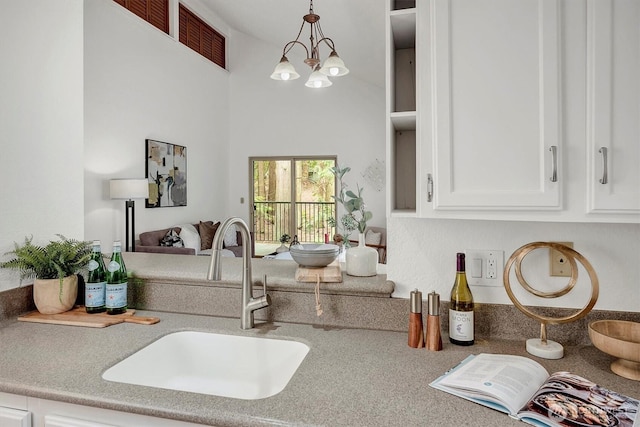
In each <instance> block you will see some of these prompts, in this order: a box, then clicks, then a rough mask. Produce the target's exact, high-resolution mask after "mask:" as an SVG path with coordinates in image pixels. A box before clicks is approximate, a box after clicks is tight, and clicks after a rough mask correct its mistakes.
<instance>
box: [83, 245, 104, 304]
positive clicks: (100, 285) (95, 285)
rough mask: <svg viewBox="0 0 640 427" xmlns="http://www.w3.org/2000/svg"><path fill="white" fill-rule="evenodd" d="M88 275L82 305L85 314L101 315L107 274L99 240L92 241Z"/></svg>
mask: <svg viewBox="0 0 640 427" xmlns="http://www.w3.org/2000/svg"><path fill="white" fill-rule="evenodd" d="M87 268H88V269H89V275H88V276H87V283H86V284H85V287H84V305H85V309H86V310H87V313H91V314H93V313H102V312H104V311H105V310H106V309H107V308H106V307H105V303H104V300H105V286H106V284H107V273H106V270H105V268H104V261H103V260H102V250H101V248H100V240H94V241H93V249H92V251H91V260H89V264H88V266H87Z"/></svg>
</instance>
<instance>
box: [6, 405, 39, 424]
mask: <svg viewBox="0 0 640 427" xmlns="http://www.w3.org/2000/svg"><path fill="white" fill-rule="evenodd" d="M0 426H2V427H31V414H30V413H29V412H28V411H23V410H21V409H11V408H5V407H2V406H0Z"/></svg>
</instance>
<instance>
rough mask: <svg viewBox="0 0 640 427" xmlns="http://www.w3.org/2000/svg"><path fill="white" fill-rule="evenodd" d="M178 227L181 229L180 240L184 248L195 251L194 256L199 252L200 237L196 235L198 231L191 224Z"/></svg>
mask: <svg viewBox="0 0 640 427" xmlns="http://www.w3.org/2000/svg"><path fill="white" fill-rule="evenodd" d="M179 227H181V228H182V230H180V238H181V239H182V242H183V243H184V247H185V248H191V249H194V250H195V251H196V255H198V253H199V252H200V235H199V234H198V230H196V228H195V227H194V226H193V225H192V224H183V225H180V226H179Z"/></svg>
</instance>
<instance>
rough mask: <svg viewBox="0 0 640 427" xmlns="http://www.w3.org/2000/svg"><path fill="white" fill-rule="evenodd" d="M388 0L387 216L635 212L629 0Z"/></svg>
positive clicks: (637, 179)
mask: <svg viewBox="0 0 640 427" xmlns="http://www.w3.org/2000/svg"><path fill="white" fill-rule="evenodd" d="M388 1H389V8H390V10H389V12H388V15H387V19H388V21H387V130H388V133H387V142H388V143H387V159H388V163H387V165H388V166H387V178H388V179H387V182H388V184H389V187H388V190H389V191H388V192H387V193H388V197H389V199H388V204H387V205H388V211H389V214H390V215H391V216H401V215H412V216H416V217H425V218H462V219H494V220H523V221H558V222H562V221H564V222H620V223H640V25H639V23H640V0H586V1H574V0H517V1H515V0H420V1H416V2H415V3H413V2H410V5H411V7H410V8H408V9H402V8H400V9H398V8H395V9H394V7H395V6H396V5H397V4H398V2H394V1H392V0H388ZM412 43H413V44H412ZM406 49H409V50H406ZM414 159H415V160H414Z"/></svg>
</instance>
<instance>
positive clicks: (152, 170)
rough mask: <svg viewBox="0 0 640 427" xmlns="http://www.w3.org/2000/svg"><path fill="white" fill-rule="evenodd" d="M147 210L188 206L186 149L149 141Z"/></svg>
mask: <svg viewBox="0 0 640 427" xmlns="http://www.w3.org/2000/svg"><path fill="white" fill-rule="evenodd" d="M146 155H147V161H146V170H147V179H148V180H149V198H148V199H147V202H146V206H147V207H148V208H164V207H171V206H187V148H186V147H183V146H181V145H176V144H170V143H168V142H161V141H154V140H152V139H147V140H146Z"/></svg>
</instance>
